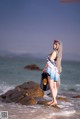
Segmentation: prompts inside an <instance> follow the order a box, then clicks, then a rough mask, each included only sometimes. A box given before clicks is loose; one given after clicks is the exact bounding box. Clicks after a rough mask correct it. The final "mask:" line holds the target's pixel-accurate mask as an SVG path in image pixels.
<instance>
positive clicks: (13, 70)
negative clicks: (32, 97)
mask: <svg viewBox="0 0 80 119" xmlns="http://www.w3.org/2000/svg"><path fill="white" fill-rule="evenodd" d="M29 64H36V65H38V66H39V67H40V68H41V69H42V68H43V67H44V66H45V64H46V60H45V59H39V58H21V57H19V58H16V57H9V58H8V57H3V58H0V94H3V93H5V92H6V91H8V90H10V89H14V88H15V86H17V85H20V84H22V83H24V82H27V81H35V82H37V83H40V80H41V73H42V72H41V71H34V70H33V71H31V70H28V69H24V66H26V65H29ZM47 93H48V92H45V95H44V98H45V99H47V100H50V98H51V97H49V96H48V95H47ZM76 95H80V62H79V61H62V73H61V84H60V88H59V92H58V97H59V96H60V97H61V96H62V97H67V98H68V99H69V102H64V101H58V106H59V107H60V110H57V109H54V108H53V107H50V106H43V105H35V106H32V105H30V106H26V105H20V104H15V103H8V104H7V103H2V102H0V111H8V115H9V119H34V118H35V119H80V98H72V97H73V96H76Z"/></svg>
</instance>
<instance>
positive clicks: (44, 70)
mask: <svg viewBox="0 0 80 119" xmlns="http://www.w3.org/2000/svg"><path fill="white" fill-rule="evenodd" d="M47 66H48V64H47V63H46V65H45V67H44V68H43V70H42V72H46V68H47Z"/></svg>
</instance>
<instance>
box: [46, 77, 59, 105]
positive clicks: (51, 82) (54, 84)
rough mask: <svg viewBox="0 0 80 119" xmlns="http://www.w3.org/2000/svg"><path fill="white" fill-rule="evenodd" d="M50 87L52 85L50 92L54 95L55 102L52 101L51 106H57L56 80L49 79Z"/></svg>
mask: <svg viewBox="0 0 80 119" xmlns="http://www.w3.org/2000/svg"><path fill="white" fill-rule="evenodd" d="M48 81H49V85H50V90H51V94H52V98H53V100H52V101H51V105H55V104H57V100H56V96H57V87H56V82H54V80H51V79H50V78H49V80H48Z"/></svg>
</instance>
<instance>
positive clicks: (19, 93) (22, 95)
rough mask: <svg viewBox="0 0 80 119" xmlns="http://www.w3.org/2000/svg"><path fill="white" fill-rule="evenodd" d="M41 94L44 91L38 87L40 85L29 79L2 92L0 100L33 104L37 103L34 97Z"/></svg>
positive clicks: (41, 95)
mask: <svg viewBox="0 0 80 119" xmlns="http://www.w3.org/2000/svg"><path fill="white" fill-rule="evenodd" d="M43 96H44V92H43V90H42V89H41V88H40V85H39V84H38V83H36V82H33V81H29V82H25V83H23V84H22V85H18V86H16V87H15V89H13V90H9V91H7V92H6V93H5V94H2V95H1V96H0V100H1V101H3V102H7V103H11V102H15V103H20V104H23V105H34V104H37V100H36V98H39V97H43Z"/></svg>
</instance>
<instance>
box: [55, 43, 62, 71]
mask: <svg viewBox="0 0 80 119" xmlns="http://www.w3.org/2000/svg"><path fill="white" fill-rule="evenodd" d="M61 60H62V43H61V41H59V48H58V51H57V59H56V66H57V68H58V71H59V73H61V72H62V66H61Z"/></svg>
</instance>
